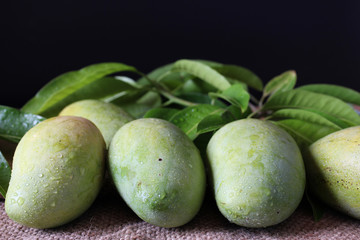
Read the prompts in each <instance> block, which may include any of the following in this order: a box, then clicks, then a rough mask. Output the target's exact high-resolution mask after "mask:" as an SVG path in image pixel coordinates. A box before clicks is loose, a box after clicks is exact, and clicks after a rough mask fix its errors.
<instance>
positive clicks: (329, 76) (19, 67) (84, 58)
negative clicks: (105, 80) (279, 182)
mask: <svg viewBox="0 0 360 240" xmlns="http://www.w3.org/2000/svg"><path fill="white" fill-rule="evenodd" d="M1 11H2V12H3V13H2V17H3V18H4V19H2V21H1V29H2V30H1V33H0V36H1V53H0V56H1V58H2V62H1V69H0V70H1V88H2V91H1V94H0V104H1V105H8V106H13V107H21V106H22V105H23V104H24V103H25V102H26V101H27V100H29V99H30V98H31V97H32V96H33V95H34V94H35V93H36V92H37V91H38V90H39V89H40V88H41V87H42V86H43V85H44V84H45V83H47V82H48V81H49V80H51V79H52V78H54V77H56V76H57V75H59V74H62V73H64V72H66V71H70V70H75V69H79V68H82V67H84V66H86V65H89V64H93V63H99V62H108V61H117V62H122V63H126V64H129V65H132V66H135V67H136V68H138V69H139V70H141V71H143V72H148V71H151V70H152V69H154V68H156V67H158V66H160V65H163V64H166V63H170V62H172V61H175V60H177V59H181V58H196V59H208V60H215V61H219V62H222V63H230V64H238V65H242V66H244V67H247V68H249V69H251V70H252V71H254V72H255V73H256V74H258V75H259V76H260V77H261V78H262V80H263V81H264V82H267V81H268V80H269V79H270V78H271V77H273V76H275V75H277V74H280V73H281V72H283V71H285V70H289V69H294V70H296V72H297V74H298V85H304V84H307V83H334V84H339V85H343V86H347V87H350V88H353V89H356V90H359V83H358V81H359V76H360V46H359V44H360V1H335V2H332V1H313V2H308V3H307V2H306V1H210V0H209V1H162V0H160V1H115V0H108V1H105V0H104V1H44V0H41V1H16V0H11V1H9V3H7V5H6V6H3V7H2V9H1Z"/></svg>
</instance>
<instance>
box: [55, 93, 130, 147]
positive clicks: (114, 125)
mask: <svg viewBox="0 0 360 240" xmlns="http://www.w3.org/2000/svg"><path fill="white" fill-rule="evenodd" d="M59 115H60V116H79V117H83V118H86V119H88V120H90V121H92V122H93V123H94V124H95V125H96V126H97V127H98V128H99V129H100V132H101V133H102V134H103V136H104V139H105V143H106V146H107V147H109V144H110V141H111V139H112V137H113V136H114V134H115V133H116V131H117V130H119V128H120V127H122V126H123V125H124V124H125V123H127V122H130V121H131V120H134V118H133V117H132V116H130V115H129V114H128V113H127V112H125V111H124V110H123V109H122V108H120V107H118V106H116V105H114V104H112V103H107V102H103V101H100V100H96V99H86V100H81V101H77V102H74V103H72V104H70V105H68V106H66V107H65V108H64V109H63V110H62V111H61V112H60V113H59Z"/></svg>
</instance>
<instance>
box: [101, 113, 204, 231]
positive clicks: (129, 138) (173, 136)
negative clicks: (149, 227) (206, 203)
mask: <svg viewBox="0 0 360 240" xmlns="http://www.w3.org/2000/svg"><path fill="white" fill-rule="evenodd" d="M108 159H109V169H110V174H111V176H112V179H113V180H114V183H115V185H116V188H117V189H118V191H119V193H120V195H121V197H122V198H123V199H124V200H125V202H126V203H127V205H128V206H129V207H130V208H131V209H132V210H133V211H134V212H135V213H136V214H137V215H138V216H139V217H140V218H141V219H143V220H144V221H146V222H148V223H151V224H153V225H156V226H160V227H178V226H181V225H184V224H186V223H187V222H189V221H190V220H191V219H192V218H193V217H194V216H195V215H196V214H197V212H198V211H199V209H200V207H201V204H202V201H203V197H204V192H205V185H206V180H205V170H204V165H203V162H202V159H201V157H200V153H199V151H198V149H197V148H196V146H195V145H194V143H193V142H192V141H191V140H190V139H189V138H188V137H187V136H186V135H185V133H183V132H182V131H181V130H180V129H179V128H178V127H176V126H175V125H173V124H172V123H170V122H168V121H165V120H160V119H152V118H146V119H138V120H134V121H132V122H130V123H127V124H125V125H124V126H123V127H121V128H120V130H119V131H118V132H117V133H116V134H115V136H114V138H113V140H112V142H111V144H110V147H109V157H108Z"/></svg>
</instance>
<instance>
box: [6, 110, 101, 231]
mask: <svg viewBox="0 0 360 240" xmlns="http://www.w3.org/2000/svg"><path fill="white" fill-rule="evenodd" d="M104 157H105V142H104V139H103V137H102V135H101V133H100V131H99V130H98V128H97V127H96V126H95V125H94V124H93V123H92V122H90V121H89V120H87V119H85V118H80V117H74V116H61V117H54V118H50V119H47V120H45V121H43V122H41V123H39V124H38V125H36V126H35V127H33V128H31V129H30V130H29V131H28V132H27V133H26V134H25V135H24V137H23V138H22V139H21V141H20V142H19V144H18V146H17V147H16V150H15V154H14V160H13V169H12V175H11V179H10V183H9V188H8V192H7V194H6V200H5V210H6V213H7V214H8V216H9V217H10V218H11V219H12V220H14V221H16V222H18V223H20V224H22V225H25V226H28V227H32V228H52V227H57V226H60V225H63V224H65V223H68V222H70V221H71V220H73V219H75V218H77V217H78V216H80V215H81V214H82V213H83V212H85V211H86V210H87V209H88V208H89V207H90V205H91V204H92V203H93V201H94V200H95V198H96V196H97V195H98V193H99V190H100V188H101V186H102V182H103V178H104V171H105V161H104Z"/></svg>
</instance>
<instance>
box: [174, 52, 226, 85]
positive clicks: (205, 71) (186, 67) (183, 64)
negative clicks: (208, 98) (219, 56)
mask: <svg viewBox="0 0 360 240" xmlns="http://www.w3.org/2000/svg"><path fill="white" fill-rule="evenodd" d="M171 70H172V71H174V72H187V73H189V74H191V75H193V76H195V77H198V78H200V79H202V80H203V81H205V82H207V83H209V84H210V85H212V86H214V87H216V88H217V89H219V90H225V89H227V88H229V87H230V83H229V82H228V81H227V80H226V78H225V77H224V76H223V75H221V74H220V73H218V72H217V71H215V70H214V69H212V68H211V67H209V66H207V65H205V64H203V63H201V62H199V61H194V60H187V59H183V60H178V61H176V62H175V63H174V65H173V66H172V69H171Z"/></svg>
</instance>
